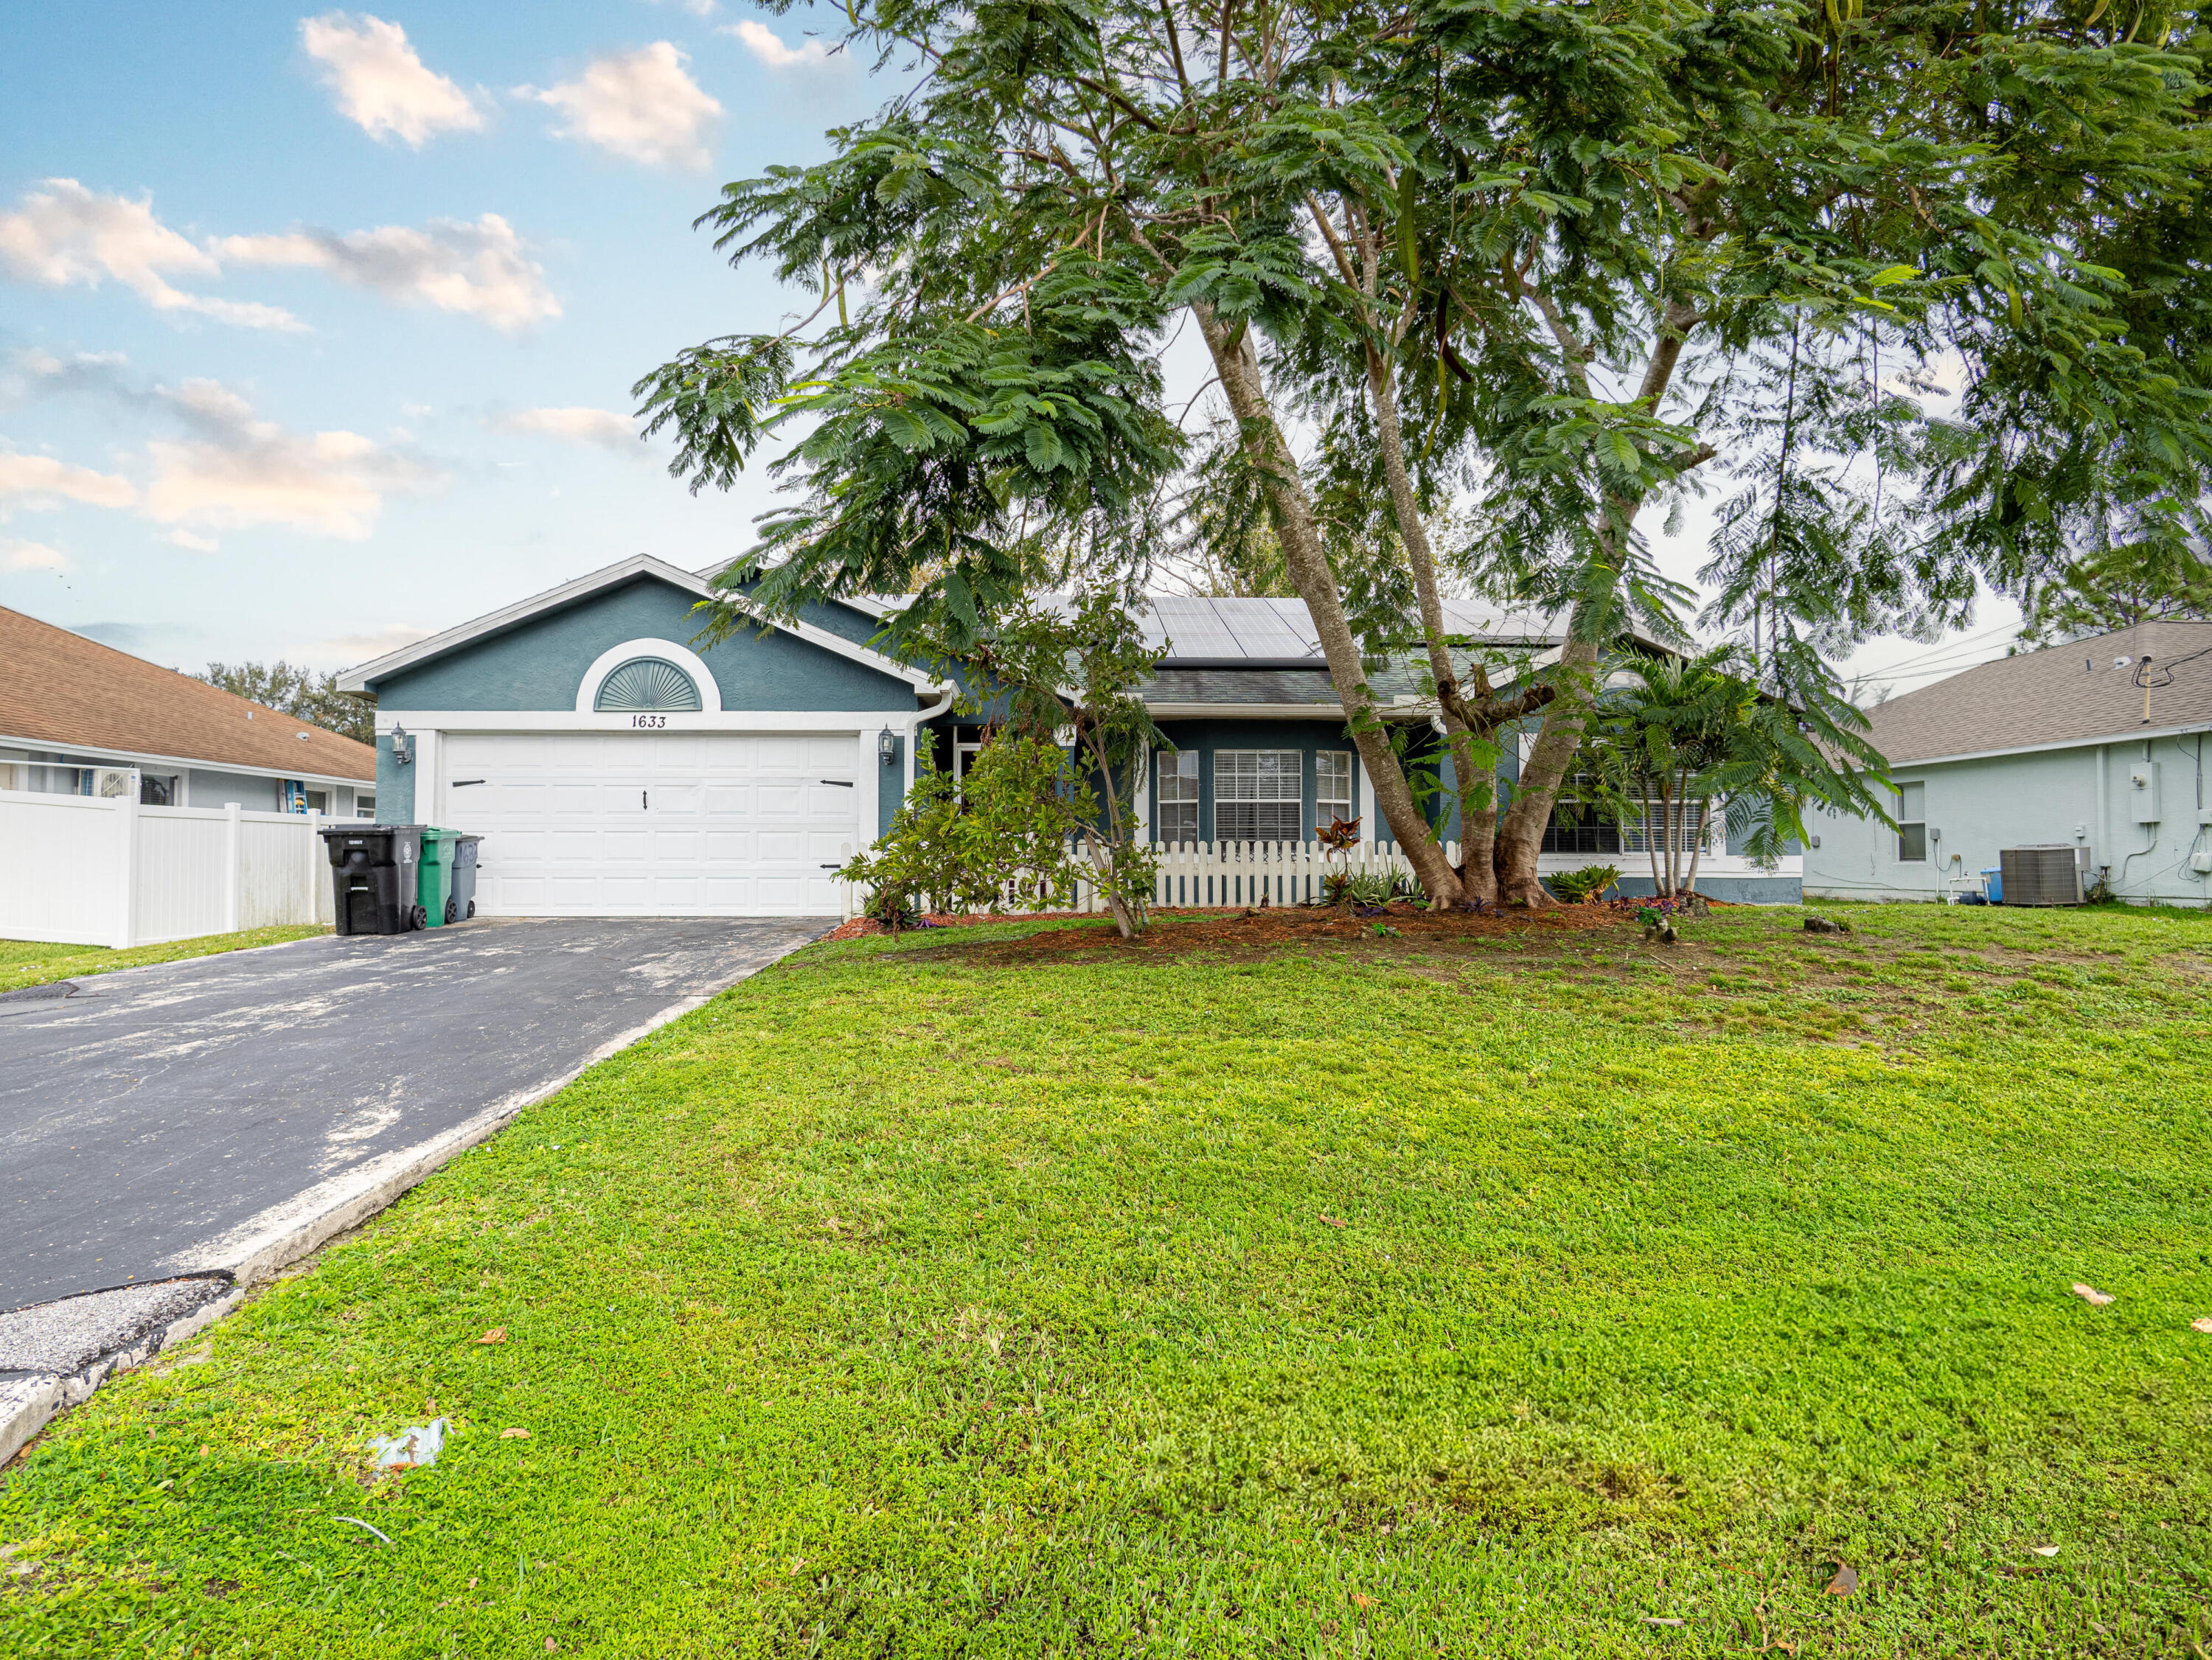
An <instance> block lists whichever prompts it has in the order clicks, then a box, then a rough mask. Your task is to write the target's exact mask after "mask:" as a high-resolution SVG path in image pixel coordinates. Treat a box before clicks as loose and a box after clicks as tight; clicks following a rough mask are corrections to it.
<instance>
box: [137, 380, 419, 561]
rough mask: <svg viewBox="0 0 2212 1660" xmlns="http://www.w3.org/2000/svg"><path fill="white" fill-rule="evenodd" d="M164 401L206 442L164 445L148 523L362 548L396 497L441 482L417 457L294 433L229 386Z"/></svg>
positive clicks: (190, 389)
mask: <svg viewBox="0 0 2212 1660" xmlns="http://www.w3.org/2000/svg"><path fill="white" fill-rule="evenodd" d="M161 395H162V396H163V397H166V398H167V399H168V400H169V401H170V403H172V404H173V405H174V406H175V408H176V410H177V413H178V414H179V415H182V416H183V417H184V418H185V421H186V424H187V425H188V426H190V427H191V428H192V429H193V430H194V431H195V432H196V433H197V434H198V436H196V437H193V438H191V439H185V440H183V441H181V442H179V441H171V440H167V439H156V440H155V441H154V442H152V443H150V444H149V445H147V446H146V451H147V454H148V455H149V457H151V458H152V460H153V463H154V479H153V482H152V483H151V484H149V486H148V487H147V489H146V506H145V511H146V515H147V517H148V518H153V519H155V520H157V521H159V522H160V523H161V524H169V525H177V526H191V525H200V526H204V527H239V526H245V525H253V524H282V525H286V526H289V527H290V528H292V529H294V530H306V531H308V532H310V533H312V534H314V535H318V536H334V537H337V538H338V539H340V540H342V541H348V542H358V541H360V540H362V538H363V537H365V536H368V533H369V531H370V530H371V529H372V528H373V527H374V524H375V522H376V518H377V515H378V514H379V513H380V512H382V511H383V507H384V498H385V496H386V494H388V493H391V492H393V491H400V490H417V489H422V488H428V486H430V485H432V484H434V483H435V482H437V476H436V474H435V472H434V471H433V470H431V469H430V468H429V467H428V466H426V465H424V464H423V463H422V462H420V461H419V460H416V458H414V457H410V456H408V455H405V454H403V453H400V452H398V451H392V450H390V449H386V448H385V447H384V446H382V445H379V444H378V443H376V441H375V440H374V439H368V438H364V437H362V435H361V434H360V433H348V432H331V433H288V432H285V431H284V430H283V429H282V428H281V427H278V426H277V425H276V423H275V422H274V421H260V420H257V419H256V418H255V417H254V415H253V411H252V406H251V405H250V404H248V403H246V400H245V399H244V398H242V397H240V396H239V395H238V394H237V393H235V392H234V391H231V390H230V389H229V388H228V387H227V386H224V385H221V384H219V383H217V382H216V381H211V380H188V381H186V382H185V383H184V384H183V385H181V386H179V387H177V388H176V389H175V390H173V391H171V390H169V389H167V388H163V389H161Z"/></svg>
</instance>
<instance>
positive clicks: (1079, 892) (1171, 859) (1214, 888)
mask: <svg viewBox="0 0 2212 1660" xmlns="http://www.w3.org/2000/svg"><path fill="white" fill-rule="evenodd" d="M1153 851H1155V852H1157V853H1158V855H1159V868H1158V873H1157V874H1156V875H1155V876H1154V877H1153V879H1152V903H1153V905H1155V906H1160V907H1163V908H1170V909H1182V910H1212V909H1234V908H1237V907H1240V906H1261V905H1269V906H1276V905H1309V904H1311V903H1313V902H1314V901H1316V900H1319V899H1320V898H1321V897H1322V882H1323V881H1325V880H1326V879H1327V878H1328V877H1329V876H1331V875H1345V874H1350V875H1374V874H1387V875H1391V876H1409V875H1413V862H1412V861H1411V860H1410V859H1408V858H1407V857H1406V856H1405V855H1404V854H1402V853H1401V852H1400V851H1398V850H1397V849H1396V848H1395V846H1392V847H1378V846H1375V845H1372V844H1369V845H1364V846H1358V847H1352V848H1350V849H1347V850H1346V851H1343V852H1336V851H1331V850H1330V849H1328V848H1327V847H1324V846H1322V844H1321V843H1319V842H1317V841H1303V842H1301V841H1196V842H1176V843H1170V844H1163V845H1158V846H1157V847H1155V848H1154V850H1153ZM1444 852H1445V855H1446V857H1449V859H1450V860H1451V862H1452V863H1454V864H1456V863H1459V844H1458V843H1457V842H1447V843H1445V844H1444ZM838 886H839V888H841V889H842V892H843V894H844V916H845V918H846V919H847V920H848V921H850V920H851V919H852V918H854V917H856V916H858V915H860V912H861V911H862V910H863V909H864V908H865V907H866V903H867V895H866V893H865V892H862V891H860V890H856V889H855V888H853V887H852V885H851V884H849V883H845V882H841V883H839V884H838ZM1073 908H1074V909H1076V910H1078V911H1085V912H1092V913H1098V912H1103V911H1104V910H1105V909H1106V901H1105V900H1103V899H1102V898H1100V897H1099V894H1098V892H1097V888H1095V887H1093V886H1092V885H1091V883H1089V882H1083V883H1081V884H1079V886H1078V888H1077V889H1076V900H1075V905H1074V907H1073Z"/></svg>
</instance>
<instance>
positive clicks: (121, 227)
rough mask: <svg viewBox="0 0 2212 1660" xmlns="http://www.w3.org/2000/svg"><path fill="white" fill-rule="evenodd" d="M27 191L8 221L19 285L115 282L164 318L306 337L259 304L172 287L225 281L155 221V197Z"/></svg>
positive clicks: (57, 186)
mask: <svg viewBox="0 0 2212 1660" xmlns="http://www.w3.org/2000/svg"><path fill="white" fill-rule="evenodd" d="M43 185H44V188H42V189H35V190H29V191H25V192H24V193H23V197H22V200H21V202H19V203H17V204H16V207H15V212H13V213H9V214H0V267H4V268H5V269H6V270H8V272H9V274H10V275H11V276H15V278H16V280H17V281H19V282H33V283H37V284H39V285H40V286H41V287H44V288H69V287H70V286H72V285H75V284H78V283H82V284H83V285H84V286H85V287H87V288H98V287H99V286H100V281H101V279H102V278H104V277H112V278H114V279H115V281H117V282H120V283H121V284H123V286H124V287H125V288H129V289H130V290H131V292H132V293H133V294H137V296H138V297H139V298H140V299H142V300H144V301H145V302H146V303H147V304H148V305H149V306H152V307H153V308H154V309H155V311H157V312H197V313H198V314H199V315H200V316H203V317H211V318H215V319H216V321H217V322H219V323H235V324H240V326H242V327H245V328H249V329H284V330H300V329H303V328H305V327H306V326H307V325H306V324H303V323H301V321H300V319H299V318H295V317H294V316H293V315H292V314H291V313H290V312H287V311H283V310H281V309H280V308H278V307H276V306H263V305H258V304H255V303H253V302H251V301H245V300H215V299H211V298H210V297H209V296H207V295H205V294H186V293H185V292H184V291H182V290H181V289H179V288H175V287H173V286H172V285H171V283H170V282H169V281H168V277H169V276H170V275H174V276H181V277H212V276H220V275H222V266H221V265H220V264H217V262H216V257H215V256H214V255H213V254H211V253H210V252H208V251H207V250H206V249H204V248H202V247H199V246H197V245H195V244H193V243H192V242H191V241H189V240H188V239H185V237H183V236H180V235H179V234H178V233H176V232H175V231H173V230H171V229H170V228H169V227H167V226H166V225H164V224H163V223H161V221H160V220H158V219H156V218H155V217H154V207H153V199H152V198H151V197H145V198H143V199H141V200H139V201H137V202H128V201H125V199H124V198H123V197H119V196H100V195H96V194H94V192H93V191H88V190H87V189H85V187H84V186H83V185H80V184H78V183H77V181H76V179H46V180H45V181H43Z"/></svg>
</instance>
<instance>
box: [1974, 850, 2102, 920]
mask: <svg viewBox="0 0 2212 1660" xmlns="http://www.w3.org/2000/svg"><path fill="white" fill-rule="evenodd" d="M2088 851H2089V850H2088V849H2087V848H2086V847H2080V846H2076V845H2075V844H2074V843H2072V842H2067V841H2054V842H2044V843H2041V844H2039V845H2034V846H2030V847H2007V848H2003V849H2002V850H2000V851H1999V852H1998V854H1997V860H1998V863H1999V865H2000V867H2001V868H2002V870H2003V871H2004V902H2005V903H2006V904H2007V905H2079V904H2081V864H2082V861H2083V860H2084V859H2085V858H2087V856H2088Z"/></svg>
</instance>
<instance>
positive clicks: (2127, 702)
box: [1867, 622, 2212, 766]
mask: <svg viewBox="0 0 2212 1660" xmlns="http://www.w3.org/2000/svg"><path fill="white" fill-rule="evenodd" d="M2200 652H2201V653H2203V655H2202V656H2195V657H2192V654H2194V653H2200ZM2146 656H2148V657H2149V658H2150V667H2149V669H2148V671H2147V673H2146V674H2145V676H2144V678H2145V679H2147V680H2148V681H2149V682H2152V684H2151V685H2150V687H2149V688H2148V690H2149V694H2150V698H2149V714H2150V718H2149V721H2148V724H2146V723H2145V721H2144V718H2143V713H2144V699H2143V694H2144V691H2145V688H2143V687H2141V686H2138V685H2136V668H2137V666H2138V665H2139V664H2140V663H2141V662H2142V659H2143V658H2144V657H2146ZM2119 657H2125V658H2127V659H2128V664H2127V666H2126V667H2124V668H2117V669H2116V668H2114V667H2113V663H2114V660H2115V659H2117V658H2119ZM2185 658H2190V659H2191V660H2190V661H2183V660H2182V659H2185ZM2167 663H2172V669H2170V670H2169V669H2167V668H2166V666H2165V665H2166V664H2167ZM2169 675H2170V677H2171V683H2169V684H2164V685H2160V684H2159V683H2158V682H2161V681H2166V680H2167V679H2168V678H2169ZM1867 718H1868V719H1869V721H1870V722H1871V723H1872V724H1873V728H1874V730H1873V733H1872V737H1873V741H1874V746H1875V748H1877V749H1879V750H1881V753H1882V754H1884V755H1886V756H1887V757H1888V758H1889V760H1890V764H1891V765H1892V766H1899V765H1904V764H1907V763H1910V762H1912V761H1921V760H1937V759H1940V758H1941V757H1942V756H1945V755H1971V754H1983V753H1984V752H1986V751H1989V750H1992V749H2026V748H2033V747H2035V746H2038V745H2042V744H2063V743H2082V742H2097V741H2099V740H2117V739H2123V738H2129V737H2132V736H2135V735H2136V733H2138V732H2141V731H2145V730H2149V731H2163V730H2166V729H2168V728H2170V727H2175V726H2194V725H2198V724H2208V725H2212V622H2144V623H2138V624H2136V626H2135V627H2132V628H2124V629H2122V630H2120V632H2119V633H2112V634H2100V635H2098V636H2096V637H2094V638H2093V639H2084V640H2077V641H2075V643H2074V644H2073V645H2054V646H2051V647H2050V648H2049V649H2048V650H2046V651H2024V652H2022V653H2021V655H2019V656H2018V657H1999V658H1997V659H1996V661H1995V662H1994V663H1983V664H1981V665H1980V666H1978V667H1977V668H1973V669H1967V670H1966V672H1965V673H1964V674H1960V675H1954V676H1951V677H1950V678H1949V679H1948V680H1939V681H1937V682H1936V683H1935V684H1934V685H1933V686H1923V688H1920V690H1918V691H1917V692H1907V693H1905V694H1904V695H1903V696H1902V697H1894V698H1892V699H1890V700H1889V701H1888V702H1887V703H1883V704H1878V705H1876V706H1875V707H1873V708H1871V709H1869V710H1868V711H1867Z"/></svg>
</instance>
